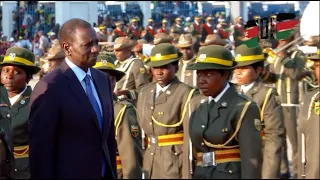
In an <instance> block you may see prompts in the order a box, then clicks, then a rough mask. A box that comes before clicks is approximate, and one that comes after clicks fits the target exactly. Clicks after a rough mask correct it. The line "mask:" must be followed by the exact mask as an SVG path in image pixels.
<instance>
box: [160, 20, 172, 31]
mask: <svg viewBox="0 0 320 180" xmlns="http://www.w3.org/2000/svg"><path fill="white" fill-rule="evenodd" d="M161 24H162V25H161V28H159V29H158V30H157V33H166V34H169V31H170V28H169V27H168V20H167V19H162V21H161Z"/></svg>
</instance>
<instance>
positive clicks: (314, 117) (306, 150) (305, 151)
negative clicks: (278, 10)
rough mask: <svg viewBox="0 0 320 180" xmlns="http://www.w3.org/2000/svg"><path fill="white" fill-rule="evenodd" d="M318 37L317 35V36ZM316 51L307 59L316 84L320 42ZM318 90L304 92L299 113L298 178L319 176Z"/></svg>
mask: <svg viewBox="0 0 320 180" xmlns="http://www.w3.org/2000/svg"><path fill="white" fill-rule="evenodd" d="M318 38H319V37H318ZM316 46H317V52H315V53H314V54H313V55H311V57H309V59H310V60H311V61H313V62H314V63H313V72H314V74H315V77H316V79H317V80H318V84H320V42H319V41H318V42H317V44H316ZM319 116H320V92H319V88H314V89H313V90H311V91H309V92H308V93H306V94H305V96H304V98H303V100H302V103H301V106H300V113H299V123H298V131H299V132H300V133H302V134H300V133H299V135H301V140H300V141H299V142H298V144H299V145H300V146H301V147H300V148H298V149H299V154H301V163H299V170H300V171H301V172H299V173H298V174H299V175H300V174H301V176H299V177H298V178H299V179H301V178H306V179H319V178H320V153H319V149H320V145H319V137H320V134H319V127H320V121H319V118H320V117H319Z"/></svg>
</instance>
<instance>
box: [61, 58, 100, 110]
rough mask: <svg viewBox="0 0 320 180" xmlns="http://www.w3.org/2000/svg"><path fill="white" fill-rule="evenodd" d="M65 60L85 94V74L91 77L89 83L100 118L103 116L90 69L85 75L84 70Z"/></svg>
mask: <svg viewBox="0 0 320 180" xmlns="http://www.w3.org/2000/svg"><path fill="white" fill-rule="evenodd" d="M65 60H66V63H67V64H68V66H69V67H70V69H72V71H73V72H74V74H75V75H76V76H77V78H78V80H79V82H80V83H81V86H82V88H83V90H84V92H86V93H87V90H86V83H85V81H84V78H85V77H86V75H87V74H88V75H89V76H90V77H91V80H90V83H91V88H92V92H93V95H94V97H95V98H96V101H97V103H98V105H99V108H100V112H101V116H103V113H102V108H101V103H100V99H99V96H98V93H97V90H96V88H95V86H94V83H93V77H92V76H91V71H90V68H88V72H87V73H86V72H84V70H82V69H81V68H79V67H78V66H76V65H75V64H73V63H72V62H71V61H70V60H69V59H68V58H67V57H66V58H65Z"/></svg>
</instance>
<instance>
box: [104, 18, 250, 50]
mask: <svg viewBox="0 0 320 180" xmlns="http://www.w3.org/2000/svg"><path fill="white" fill-rule="evenodd" d="M115 26H116V28H115V29H114V30H113V31H112V42H114V41H115V39H116V38H118V37H126V36H127V37H129V38H130V39H133V40H138V39H144V40H146V41H147V42H148V43H152V42H153V40H154V36H155V35H156V34H158V33H166V34H167V35H170V36H172V37H173V39H174V40H175V41H176V42H177V41H178V39H179V37H180V35H181V34H191V35H192V36H194V37H195V38H196V39H197V41H198V43H197V44H199V43H200V42H204V41H205V39H206V37H207V36H208V35H211V34H217V35H218V36H219V37H220V38H221V39H226V40H229V41H231V42H233V43H234V44H233V45H234V46H235V47H237V46H239V45H241V43H242V41H241V40H242V39H243V38H244V32H245V31H244V27H243V26H244V24H243V19H242V17H240V16H239V17H237V18H235V25H232V26H231V28H229V26H228V25H227V24H226V22H225V21H223V20H221V21H219V23H218V24H217V25H215V24H214V23H213V17H211V16H208V17H206V18H205V21H204V22H203V18H202V17H201V16H195V17H194V22H193V23H191V24H187V25H183V23H182V19H181V18H179V17H178V18H176V19H175V23H174V24H173V25H172V26H171V27H169V26H168V20H167V19H163V20H162V21H161V27H160V28H159V29H155V27H154V20H153V19H151V18H150V19H148V24H147V26H146V27H145V28H143V27H139V26H138V20H137V19H135V18H133V19H131V21H130V25H129V26H128V27H126V26H125V25H124V23H123V21H118V22H116V23H115ZM102 30H103V28H102ZM102 32H103V31H102ZM106 37H107V36H106V35H103V34H102V37H101V39H102V40H104V41H106V40H107V38H106Z"/></svg>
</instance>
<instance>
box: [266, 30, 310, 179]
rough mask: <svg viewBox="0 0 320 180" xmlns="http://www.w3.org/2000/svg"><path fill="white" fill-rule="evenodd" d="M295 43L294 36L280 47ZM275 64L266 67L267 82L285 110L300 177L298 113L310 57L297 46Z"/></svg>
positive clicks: (284, 166)
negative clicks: (270, 84)
mask: <svg viewBox="0 0 320 180" xmlns="http://www.w3.org/2000/svg"><path fill="white" fill-rule="evenodd" d="M293 40H294V36H293V34H292V35H291V36H290V37H288V38H286V39H282V40H279V45H278V47H277V48H282V47H283V46H285V45H287V44H288V43H289V42H291V41H293ZM271 62H272V61H271ZM273 62H274V63H273V64H269V65H268V66H266V68H265V69H266V70H265V73H263V80H264V83H274V85H275V87H276V89H277V92H278V94H279V97H280V102H281V106H282V107H283V114H284V125H285V129H286V135H287V137H288V138H289V141H290V144H291V147H292V163H293V176H295V177H296V176H297V166H298V154H297V112H298V107H299V99H300V98H299V82H300V80H301V79H302V78H304V77H305V76H306V75H308V74H309V72H305V71H304V67H305V63H306V57H305V55H304V54H303V52H302V51H300V50H299V49H297V48H295V47H294V46H293V45H291V46H289V47H288V48H286V49H283V48H282V51H281V52H279V53H278V55H277V56H276V58H275V59H274V61H273ZM286 144H287V143H286V142H284V144H283V160H282V165H281V174H283V178H289V177H290V172H289V162H288V159H287V145H286Z"/></svg>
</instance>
